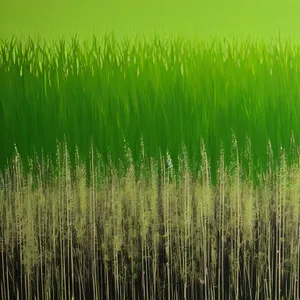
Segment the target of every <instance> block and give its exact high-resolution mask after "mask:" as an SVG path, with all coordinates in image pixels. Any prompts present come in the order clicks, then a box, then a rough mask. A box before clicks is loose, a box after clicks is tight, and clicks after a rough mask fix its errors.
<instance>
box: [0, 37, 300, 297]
mask: <svg viewBox="0 0 300 300" xmlns="http://www.w3.org/2000/svg"><path fill="white" fill-rule="evenodd" d="M299 50H300V47H299V45H298V44H297V42H296V41H291V40H284V41H283V40H280V38H279V39H277V40H274V41H273V42H271V43H266V42H264V41H263V40H261V41H258V40H238V39H236V40H234V39H231V40H230V39H222V40H221V39H218V38H215V39H213V40H207V41H205V40H202V41H196V40H195V41H192V40H182V39H179V38H176V37H173V38H170V39H162V38H159V37H156V38H155V39H153V40H146V39H144V40H141V39H136V40H124V41H123V42H122V43H120V42H116V41H115V40H114V38H113V36H105V37H104V38H103V40H102V41H99V40H97V39H96V38H95V39H94V40H93V41H92V43H80V42H79V41H78V40H77V39H76V38H74V39H72V41H71V42H70V43H68V42H67V41H66V40H60V41H54V42H53V43H50V42H49V41H48V42H46V41H44V40H40V41H33V40H31V39H27V40H20V39H18V38H13V39H10V40H2V41H1V45H0V51H1V55H0V132H1V135H0V144H1V145H2V146H1V147H0V167H1V171H2V172H1V174H2V176H1V177H0V188H1V189H0V213H1V215H0V218H1V223H0V242H1V243H0V245H1V268H0V269H1V270H2V274H1V275H0V276H1V277H0V278H1V281H0V288H1V298H2V299H11V298H17V299H35V297H36V299H44V298H45V299H58V298H59V299H90V297H92V298H95V299H233V298H235V299H298V298H299V297H300V295H299V294H300V286H299V280H298V278H299V275H300V268H299V264H300V239H299V232H300V231H299V213H300V210H299V209H300V206H299V196H298V195H299V182H300V181H299V159H300V156H299V151H298V149H299V148H298V146H299V138H300V127H299V121H298V120H299V112H300V101H299V92H300V88H299V83H300V79H299V78H300V77H299V75H298V68H299V66H300V58H299V57H300V56H299V52H300V51H299Z"/></svg>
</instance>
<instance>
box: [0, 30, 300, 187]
mask: <svg viewBox="0 0 300 300" xmlns="http://www.w3.org/2000/svg"><path fill="white" fill-rule="evenodd" d="M299 49H300V48H299V45H298V44H297V43H296V42H292V41H286V42H282V41H281V40H280V39H277V40H274V41H273V42H272V43H266V42H264V41H259V40H251V39H249V40H238V39H234V38H232V39H223V40H221V39H218V38H215V39H214V40H208V41H205V40H202V41H192V40H183V39H180V38H176V37H173V38H172V37H170V38H169V39H163V38H159V37H156V38H154V39H152V40H147V39H143V40H142V39H136V40H123V42H117V41H116V40H115V39H114V37H113V36H108V35H106V36H105V37H104V38H103V40H102V41H99V40H98V39H96V38H94V40H93V41H92V42H91V43H87V42H80V41H79V40H78V39H77V38H76V37H74V38H73V39H72V40H71V41H69V42H68V41H67V40H59V41H53V42H52V43H50V42H46V41H45V40H39V41H33V40H32V39H30V38H28V39H23V40H21V39H18V38H16V37H15V38H12V39H11V40H2V41H1V44H0V51H1V55H0V93H1V94H0V116H1V118H0V131H1V133H2V134H1V136H0V143H1V145H3V146H1V147H0V166H1V170H2V171H3V170H4V169H5V166H7V165H8V160H9V159H11V157H12V156H13V153H14V144H16V145H17V147H18V151H19V153H20V155H21V157H22V159H23V162H24V165H25V167H27V168H28V163H27V157H28V156H29V157H32V156H33V155H35V153H37V154H38V155H39V156H41V155H42V152H43V153H44V154H51V155H52V158H55V155H56V145H57V141H58V142H60V143H62V142H63V141H64V137H65V138H66V140H67V143H68V147H69V149H70V151H71V153H73V154H75V149H76V146H77V147H78V149H79V153H80V155H81V157H82V158H87V157H88V154H89V151H90V147H89V146H90V144H91V138H92V139H93V144H94V146H95V147H96V149H97V151H99V153H100V154H101V155H102V157H103V159H104V161H106V162H108V158H109V157H110V158H111V159H112V161H113V162H114V164H115V165H116V166H117V168H118V165H119V161H120V160H121V161H123V163H126V157H125V153H124V151H123V149H124V139H125V140H126V141H127V143H128V146H129V148H130V149H131V150H132V157H133V161H134V163H135V165H136V167H138V166H139V164H140V153H141V143H140V139H141V138H142V139H143V143H144V149H145V153H146V154H147V157H153V158H156V159H157V160H159V157H160V156H161V154H166V152H167V151H168V152H169V154H170V157H171V158H172V160H173V162H174V168H175V169H176V170H177V168H178V161H177V157H178V154H180V153H182V145H185V147H186V152H187V154H188V157H189V158H190V161H191V163H190V164H191V165H190V167H191V170H192V171H193V173H194V174H195V173H197V171H198V170H199V166H200V158H201V155H200V153H199V146H200V141H201V139H203V141H204V143H205V145H206V148H207V154H208V157H209V160H210V162H211V165H212V180H213V181H214V183H215V182H216V169H217V165H218V159H219V157H220V153H221V152H220V150H221V149H223V150H224V153H225V164H226V165H229V162H230V155H229V154H230V152H231V149H232V135H233V134H234V135H235V136H236V139H237V143H238V146H239V149H240V153H243V152H244V149H245V147H246V145H245V143H246V137H248V138H249V139H250V140H251V142H252V150H253V152H252V155H253V166H251V168H252V171H253V174H259V173H260V171H261V169H262V170H266V168H267V165H266V161H267V151H266V149H267V146H268V144H269V141H270V142H271V145H272V147H273V149H272V150H273V154H274V161H277V162H280V152H281V147H283V148H284V149H285V150H286V152H287V159H288V162H289V163H290V162H291V158H294V156H293V149H294V146H295V145H294V144H292V143H291V137H292V134H293V141H294V142H295V144H296V145H299V140H300V139H299V138H300V130H299V128H300V124H299V113H298V112H299V111H300V102H299V101H298V98H299V83H300V81H299V80H300V76H299V74H298V69H299V66H300V58H299V57H300V55H299ZM291 148H292V151H290V150H291ZM72 157H74V155H72ZM242 163H243V165H244V167H245V168H246V167H247V166H248V164H247V162H244V161H243V162H242ZM73 165H74V161H73Z"/></svg>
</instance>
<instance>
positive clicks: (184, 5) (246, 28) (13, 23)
mask: <svg viewBox="0 0 300 300" xmlns="http://www.w3.org/2000/svg"><path fill="white" fill-rule="evenodd" d="M154 30H155V32H157V33H160V34H165V33H167V34H169V33H171V34H176V35H180V36H184V37H190V36H193V37H194V36H203V35H204V36H207V35H227V36H229V35H232V34H234V35H238V36H248V35H249V34H250V35H251V36H256V37H257V36H259V37H264V38H270V37H274V36H277V35H278V32H279V30H280V33H281V35H282V36H289V37H297V38H299V35H300V1H299V0H292V1H291V0H284V1H283V0H281V1H278V0H275V1H264V0H254V1H253V0H252V1H250V0H247V1H245V0H238V1H237V0H234V1H233V0H230V1H220V0H209V1H195V0H194V1H191V0H185V1H178V0H175V1H174V0H147V1H146V0H139V1H136V0H135V1H134V0H127V1H125V0H106V1H103V0H101V1H100V0H98V1H95V0H92V1H91V0H85V1H79V0H47V1H46V0H1V1H0V37H2V38H3V37H10V36H11V35H12V34H18V35H28V34H31V35H39V36H43V37H61V36H65V37H66V36H69V35H72V34H74V33H78V34H79V36H80V37H81V38H84V39H86V38H89V37H91V36H92V34H93V33H95V34H96V35H102V34H104V33H105V32H111V31H114V33H115V36H116V37H117V38H120V37H121V38H122V37H124V36H131V35H140V34H143V35H146V36H151V35H152V34H153V31H154Z"/></svg>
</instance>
